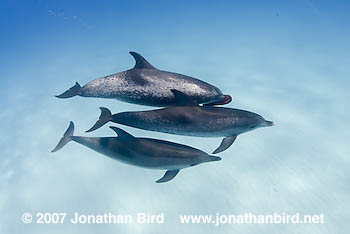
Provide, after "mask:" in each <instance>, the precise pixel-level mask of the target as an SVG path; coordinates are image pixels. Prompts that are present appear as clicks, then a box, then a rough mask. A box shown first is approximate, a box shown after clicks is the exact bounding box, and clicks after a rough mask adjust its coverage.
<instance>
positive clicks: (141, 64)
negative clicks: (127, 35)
mask: <svg viewBox="0 0 350 234" xmlns="http://www.w3.org/2000/svg"><path fill="white" fill-rule="evenodd" d="M129 53H130V54H131V56H132V57H134V59H135V62H136V64H135V66H134V69H156V68H155V67H153V66H152V65H151V64H150V63H149V62H147V60H146V59H145V58H144V57H142V56H141V55H140V54H138V53H136V52H133V51H130V52H129Z"/></svg>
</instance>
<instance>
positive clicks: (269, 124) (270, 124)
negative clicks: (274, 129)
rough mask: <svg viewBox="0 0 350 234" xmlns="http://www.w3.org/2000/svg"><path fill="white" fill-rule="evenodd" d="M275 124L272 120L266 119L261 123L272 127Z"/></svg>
mask: <svg viewBox="0 0 350 234" xmlns="http://www.w3.org/2000/svg"><path fill="white" fill-rule="evenodd" d="M274 125H275V124H274V123H273V122H272V121H268V120H265V121H264V122H262V123H261V125H260V126H261V127H271V126H274Z"/></svg>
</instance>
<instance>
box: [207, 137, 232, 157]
mask: <svg viewBox="0 0 350 234" xmlns="http://www.w3.org/2000/svg"><path fill="white" fill-rule="evenodd" d="M236 138H237V136H229V137H225V138H224V139H223V140H222V142H221V144H220V146H219V147H218V148H217V149H216V150H214V152H213V154H218V153H221V152H222V151H225V150H227V149H228V148H229V147H230V146H231V145H232V144H233V142H234V141H235V140H236Z"/></svg>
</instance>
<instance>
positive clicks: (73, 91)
mask: <svg viewBox="0 0 350 234" xmlns="http://www.w3.org/2000/svg"><path fill="white" fill-rule="evenodd" d="M80 89H81V86H80V84H79V83H78V82H75V85H74V86H73V87H72V88H70V89H68V90H67V91H65V92H64V93H62V94H60V95H56V96H55V97H57V98H70V97H74V96H76V95H78V94H79V91H80Z"/></svg>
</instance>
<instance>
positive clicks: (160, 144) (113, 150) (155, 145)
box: [52, 122, 221, 183]
mask: <svg viewBox="0 0 350 234" xmlns="http://www.w3.org/2000/svg"><path fill="white" fill-rule="evenodd" d="M111 128H112V129H113V130H114V131H115V133H117V135H118V137H82V136H73V132H74V124H73V122H70V125H69V127H68V129H67V130H66V132H65V133H64V135H63V137H62V138H61V140H60V141H59V143H58V144H57V146H56V147H55V149H53V150H52V152H56V151H58V150H60V149H61V148H62V147H63V146H65V145H66V144H67V143H68V142H70V141H75V142H77V143H79V144H82V145H85V146H86V147H88V148H90V149H92V150H94V151H96V152H98V153H101V154H104V155H106V156H108V157H110V158H112V159H116V160H119V161H121V162H123V163H127V164H131V165H135V166H139V167H145V168H150V169H160V170H166V172H165V174H164V176H163V177H162V178H160V179H159V180H157V181H156V182H157V183H163V182H167V181H169V180H172V179H173V178H174V177H175V176H176V175H177V174H178V173H179V171H180V170H181V169H183V168H187V167H192V166H195V165H198V164H201V163H206V162H213V161H219V160H221V158H220V157H216V156H210V155H208V154H206V153H205V152H203V151H201V150H198V149H195V148H192V147H189V146H186V145H181V144H177V143H173V142H169V141H163V140H157V139H151V138H136V137H134V136H132V135H130V134H129V133H127V132H125V131H123V130H122V129H120V128H116V127H111Z"/></svg>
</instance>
